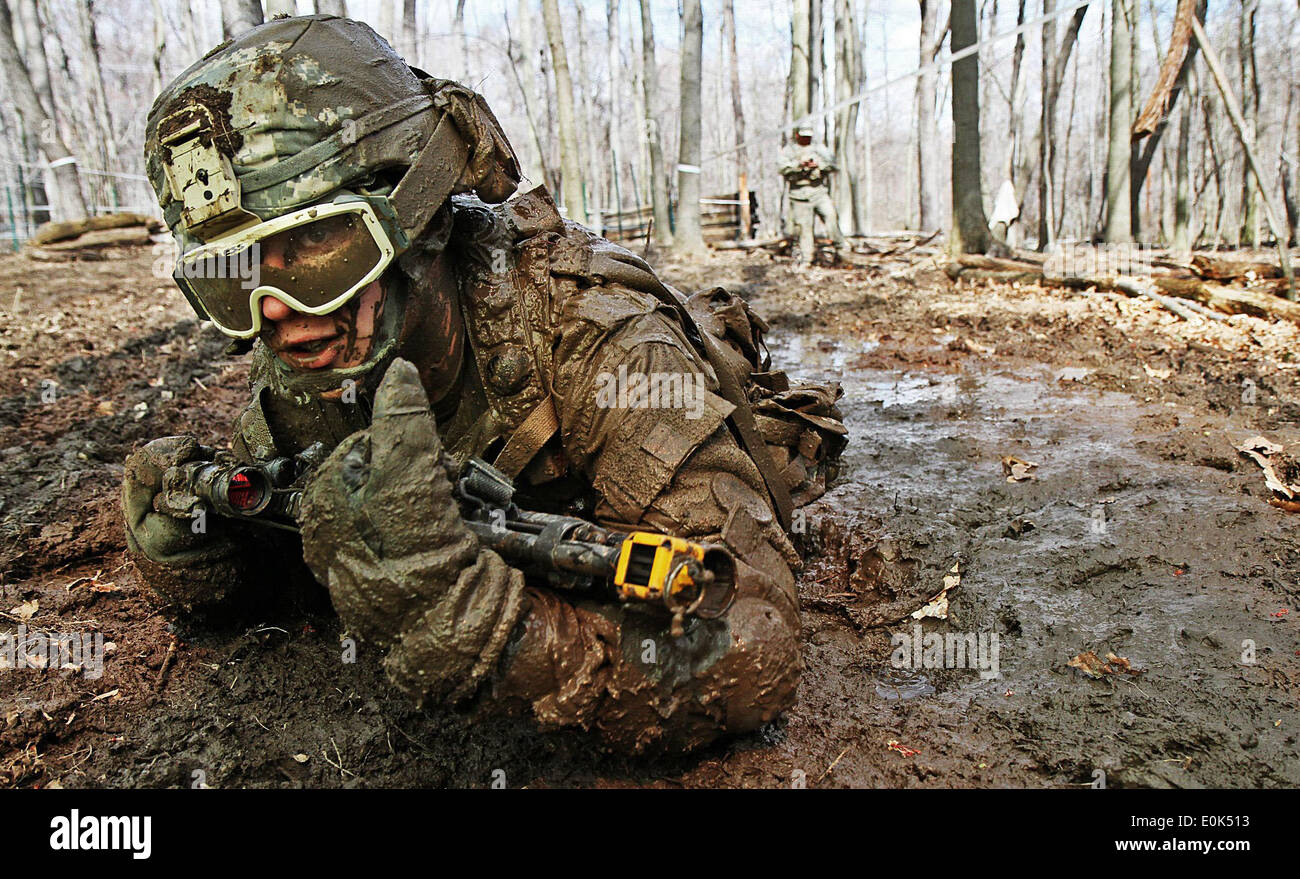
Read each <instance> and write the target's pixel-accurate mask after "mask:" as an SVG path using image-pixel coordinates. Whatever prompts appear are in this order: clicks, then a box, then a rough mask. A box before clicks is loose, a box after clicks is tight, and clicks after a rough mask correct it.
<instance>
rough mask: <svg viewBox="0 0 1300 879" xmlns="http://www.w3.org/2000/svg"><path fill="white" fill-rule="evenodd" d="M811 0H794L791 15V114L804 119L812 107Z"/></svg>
mask: <svg viewBox="0 0 1300 879" xmlns="http://www.w3.org/2000/svg"><path fill="white" fill-rule="evenodd" d="M809 3H810V0H794V9H793V11H792V13H791V17H790V115H791V116H793V117H794V118H795V119H802V118H803V117H804V116H807V115H808V112H809V110H811V109H812V105H811V103H810V99H811V96H812V60H811V59H812V21H811V17H810V14H809V12H810V6H809Z"/></svg>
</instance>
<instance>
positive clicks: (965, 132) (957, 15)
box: [949, 0, 989, 253]
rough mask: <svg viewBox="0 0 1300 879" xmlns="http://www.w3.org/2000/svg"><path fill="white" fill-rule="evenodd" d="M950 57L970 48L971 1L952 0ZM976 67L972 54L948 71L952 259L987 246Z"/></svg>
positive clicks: (974, 29) (975, 34)
mask: <svg viewBox="0 0 1300 879" xmlns="http://www.w3.org/2000/svg"><path fill="white" fill-rule="evenodd" d="M951 16H952V23H951V28H952V51H953V52H954V53H957V52H960V51H961V50H962V49H965V48H966V47H967V46H973V45H975V41H976V40H977V39H978V38H979V28H978V25H977V24H976V20H975V0H952V13H951ZM979 80H980V62H979V55H978V54H974V55H970V56H968V57H966V58H962V59H961V60H959V61H956V62H954V64H953V65H952V127H953V144H952V233H951V235H950V240H949V247H950V250H951V251H952V252H953V253H983V252H984V251H985V250H987V249H988V246H989V225H988V218H987V217H986V216H985V214H984V196H983V186H982V183H981V176H980V89H979Z"/></svg>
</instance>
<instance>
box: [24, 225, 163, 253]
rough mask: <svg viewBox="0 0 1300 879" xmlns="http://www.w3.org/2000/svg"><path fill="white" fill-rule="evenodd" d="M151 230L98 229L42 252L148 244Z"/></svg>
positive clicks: (54, 244) (45, 246) (139, 227)
mask: <svg viewBox="0 0 1300 879" xmlns="http://www.w3.org/2000/svg"><path fill="white" fill-rule="evenodd" d="M148 243H149V230H148V229H147V228H146V227H144V226H130V227H128V228H114V229H98V230H95V231H91V232H85V233H83V234H81V235H78V236H77V237H76V238H73V239H71V240H68V241H58V242H55V243H53V244H45V245H41V246H40V248H39V249H41V250H53V251H62V250H83V249H96V248H100V247H125V246H128V245H132V244H148Z"/></svg>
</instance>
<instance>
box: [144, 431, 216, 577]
mask: <svg viewBox="0 0 1300 879" xmlns="http://www.w3.org/2000/svg"><path fill="white" fill-rule="evenodd" d="M213 454H214V453H213V450H212V449H210V448H207V447H205V446H202V445H200V444H199V441H198V440H197V439H195V438H194V437H192V436H168V437H163V438H162V439H156V440H154V441H153V442H151V443H148V444H147V445H145V446H144V447H143V448H141V449H139V450H138V451H136V452H134V453H132V454H131V456H130V457H128V458H127V459H126V472H125V474H124V476H123V479H122V514H123V516H124V517H125V519H126V539H127V545H128V546H129V547H130V549H131V550H132V551H133V552H137V553H140V554H142V555H144V556H145V557H146V558H148V559H150V560H151V561H154V562H157V563H158V564H162V565H176V564H188V563H192V562H194V561H200V560H204V559H206V558H208V557H210V556H211V555H212V554H213V550H214V549H215V547H214V542H216V535H215V534H214V533H213V532H214V531H217V530H219V528H220V526H219V524H218V523H217V522H215V521H213V520H214V518H215V517H210V516H206V515H203V514H202V513H200V512H199V510H200V509H201V507H192V506H191V507H187V508H193V509H195V513H196V514H195V515H194V516H192V517H185V518H178V517H177V516H175V515H168V514H167V513H162V512H158V511H159V510H162V509H168V510H173V511H175V510H177V509H180V508H182V507H186V506H187V505H184V504H179V503H178V500H179V499H178V498H176V497H173V496H171V495H172V494H174V493H170V494H167V495H164V488H165V482H166V474H167V471H168V470H170V469H171V468H173V467H179V466H181V465H183V464H187V463H189V462H191V461H203V460H210V459H211V458H212V456H213ZM195 500H196V501H197V498H196V499H195Z"/></svg>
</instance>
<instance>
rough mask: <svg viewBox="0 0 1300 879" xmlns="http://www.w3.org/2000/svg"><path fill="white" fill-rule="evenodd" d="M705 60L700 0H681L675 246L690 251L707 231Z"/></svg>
mask: <svg viewBox="0 0 1300 879" xmlns="http://www.w3.org/2000/svg"><path fill="white" fill-rule="evenodd" d="M703 61H704V13H703V11H702V10H701V8H700V0H682V75H681V120H682V121H681V126H680V128H681V133H680V136H679V142H678V152H677V229H676V234H675V236H674V238H675V243H674V245H673V247H674V248H675V249H676V250H678V251H681V252H682V253H687V254H694V253H702V252H703V251H704V232H703V229H702V228H701V226H700V135H701V133H702V128H703V116H702V113H703V110H702V106H701V100H702V96H701V78H702V74H703Z"/></svg>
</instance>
